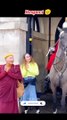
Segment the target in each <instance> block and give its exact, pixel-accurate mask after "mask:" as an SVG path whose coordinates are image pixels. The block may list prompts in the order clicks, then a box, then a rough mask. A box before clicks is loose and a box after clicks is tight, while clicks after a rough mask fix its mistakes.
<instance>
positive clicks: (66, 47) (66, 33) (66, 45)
mask: <svg viewBox="0 0 67 120" xmlns="http://www.w3.org/2000/svg"><path fill="white" fill-rule="evenodd" d="M59 39H60V47H61V49H62V50H63V52H64V53H65V54H66V55H67V28H64V29H63V31H62V32H60V35H59Z"/></svg>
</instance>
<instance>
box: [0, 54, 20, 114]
mask: <svg viewBox="0 0 67 120" xmlns="http://www.w3.org/2000/svg"><path fill="white" fill-rule="evenodd" d="M5 62H6V64H4V65H1V66H0V113H19V109H18V102H17V90H16V89H17V85H18V84H17V80H19V81H20V82H21V81H22V75H21V72H20V67H19V65H14V64H13V62H14V56H13V55H12V54H8V55H6V56H5Z"/></svg>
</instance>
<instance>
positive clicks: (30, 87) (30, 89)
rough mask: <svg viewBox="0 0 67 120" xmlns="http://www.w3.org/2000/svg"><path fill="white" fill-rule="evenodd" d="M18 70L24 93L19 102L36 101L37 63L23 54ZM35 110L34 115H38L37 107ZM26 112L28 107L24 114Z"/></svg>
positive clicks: (28, 55) (29, 56)
mask: <svg viewBox="0 0 67 120" xmlns="http://www.w3.org/2000/svg"><path fill="white" fill-rule="evenodd" d="M20 68H21V73H22V76H23V78H24V84H25V92H24V95H23V97H22V98H21V101H22V100H23V101H37V94H36V76H38V75H39V69H38V65H37V63H36V62H35V61H34V60H33V58H32V56H31V55H30V54H29V53H26V54H25V56H24V61H23V64H22V65H21V66H20ZM36 109H37V110H36V113H39V112H40V110H39V109H38V107H36ZM27 112H28V107H25V113H27Z"/></svg>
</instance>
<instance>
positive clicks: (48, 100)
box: [22, 93, 62, 114]
mask: <svg viewBox="0 0 67 120" xmlns="http://www.w3.org/2000/svg"><path fill="white" fill-rule="evenodd" d="M40 100H45V101H46V105H45V106H42V107H41V106H40V107H39V108H40V114H48V113H49V114H53V109H52V108H53V102H52V94H51V93H47V94H46V95H42V96H41V97H40ZM60 107H61V106H60V99H58V104H57V113H58V114H61V113H62V112H61V110H60ZM22 109H23V108H22ZM22 111H23V110H22ZM35 112H36V109H35V107H31V109H30V110H29V111H28V114H35Z"/></svg>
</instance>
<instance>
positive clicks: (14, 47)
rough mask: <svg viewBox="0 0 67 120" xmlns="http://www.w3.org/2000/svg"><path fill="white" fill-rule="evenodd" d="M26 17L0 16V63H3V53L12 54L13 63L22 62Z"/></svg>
mask: <svg viewBox="0 0 67 120" xmlns="http://www.w3.org/2000/svg"><path fill="white" fill-rule="evenodd" d="M26 31H27V23H26V18H11V17H10V18H2V17H1V18H0V64H3V63H5V60H4V55H6V54H7V53H13V54H14V60H15V61H14V64H18V63H21V62H22V57H23V54H24V53H25V52H26Z"/></svg>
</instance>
